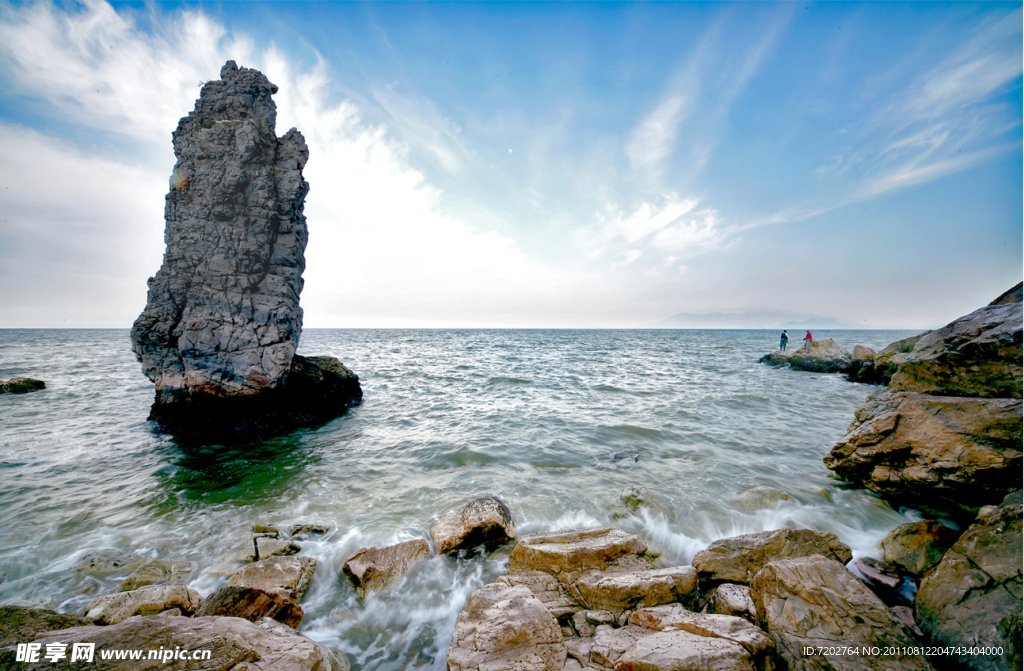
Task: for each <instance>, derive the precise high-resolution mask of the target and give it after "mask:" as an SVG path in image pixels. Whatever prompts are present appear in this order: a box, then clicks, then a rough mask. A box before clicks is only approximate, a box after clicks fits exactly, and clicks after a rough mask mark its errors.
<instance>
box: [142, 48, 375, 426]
mask: <svg viewBox="0 0 1024 671" xmlns="http://www.w3.org/2000/svg"><path fill="white" fill-rule="evenodd" d="M276 92H277V87H276V86H274V85H273V84H272V83H270V82H269V81H268V80H267V78H266V77H265V76H264V75H263V74H262V73H260V72H258V71H256V70H251V69H248V68H239V67H237V66H236V65H235V63H234V61H228V62H227V64H225V66H224V67H223V68H222V69H221V78H220V79H219V80H215V81H211V82H208V83H206V84H205V85H204V86H203V89H202V93H201V95H200V98H199V100H198V101H197V102H196V107H195V110H194V111H192V112H191V113H190V114H189V115H188V116H187V117H184V118H183V119H181V121H180V122H179V123H178V128H177V130H176V131H175V132H174V133H173V137H174V153H175V156H176V157H177V159H178V161H177V164H176V165H175V168H174V173H173V175H172V178H171V190H170V193H168V194H167V196H166V206H165V213H164V217H165V220H166V230H165V233H164V239H165V241H166V243H167V249H166V252H165V254H164V260H163V264H162V265H161V267H160V269H159V270H158V271H157V273H156V275H155V276H154V277H152V278H150V280H149V294H148V298H147V304H146V308H145V310H144V311H143V312H142V314H141V315H140V316H139V318H138V319H137V320H136V321H135V324H134V326H133V327H132V331H131V338H132V351H134V352H135V355H136V357H137V358H138V360H139V361H140V362H141V363H142V368H143V372H144V373H145V374H146V375H147V376H148V377H149V378H150V379H151V380H152V381H153V382H154V383H155V384H156V400H155V402H154V404H153V409H152V412H151V414H150V419H152V420H156V421H157V422H159V423H160V424H161V425H162V426H164V428H166V429H168V430H170V431H172V432H175V433H205V432H208V431H214V430H217V429H220V428H230V429H238V428H241V429H257V430H274V429H276V428H283V427H290V426H304V425H309V424H314V423H318V422H321V421H324V420H326V419H330V418H332V417H334V416H337V415H338V414H340V413H341V412H343V411H344V409H345V408H346V407H348V406H349V405H351V404H352V403H354V402H356V401H358V400H359V399H360V398H361V396H362V394H361V391H360V388H359V381H358V378H357V377H356V376H355V375H354V374H353V373H352V372H351V371H349V370H348V369H347V368H345V367H344V366H342V365H341V363H340V362H339V361H338V360H337V359H333V358H329V357H311V358H309V359H306V358H303V357H299V356H296V354H295V351H296V348H297V347H298V343H299V335H300V333H301V331H302V309H301V308H300V307H299V294H300V293H301V291H302V285H303V280H302V272H303V270H304V269H305V259H304V256H303V254H304V251H305V248H306V240H307V237H308V236H307V230H306V219H305V216H304V215H303V201H304V200H305V197H306V193H307V191H308V190H309V185H308V184H307V183H306V182H305V180H303V178H302V169H303V167H304V166H305V164H306V160H307V159H308V157H309V150H308V148H307V147H306V143H305V141H304V139H303V137H302V134H301V133H299V132H298V131H297V130H295V129H294V128H293V129H291V130H289V131H288V132H287V133H286V134H285V135H284V136H283V137H280V138H278V137H277V135H276V134H275V128H274V126H275V122H276V116H277V112H276V106H275V105H274V101H273V100H272V99H271V95H272V94H274V93H276Z"/></svg>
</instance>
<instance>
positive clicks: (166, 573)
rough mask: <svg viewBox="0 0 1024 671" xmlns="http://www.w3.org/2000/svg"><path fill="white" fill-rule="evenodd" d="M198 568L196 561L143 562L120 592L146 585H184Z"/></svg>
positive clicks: (121, 587)
mask: <svg viewBox="0 0 1024 671" xmlns="http://www.w3.org/2000/svg"><path fill="white" fill-rule="evenodd" d="M195 570H196V563H195V562H194V561H164V560H157V561H151V562H147V563H145V564H143V565H142V566H140V567H139V568H137V569H135V570H134V571H133V572H132V574H131V575H130V576H128V577H127V578H126V579H125V581H124V582H123V583H121V586H120V587H118V588H117V591H118V592H130V591H131V590H133V589H138V588H140V587H145V586H146V585H184V584H185V581H186V580H188V577H189V576H190V575H191V574H192V572H193V571H195Z"/></svg>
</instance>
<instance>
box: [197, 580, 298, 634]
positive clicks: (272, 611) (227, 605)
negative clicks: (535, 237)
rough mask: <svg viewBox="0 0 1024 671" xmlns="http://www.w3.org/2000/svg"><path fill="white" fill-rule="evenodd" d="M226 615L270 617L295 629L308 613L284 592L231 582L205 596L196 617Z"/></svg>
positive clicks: (256, 617)
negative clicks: (234, 584)
mask: <svg viewBox="0 0 1024 671" xmlns="http://www.w3.org/2000/svg"><path fill="white" fill-rule="evenodd" d="M206 615H224V616H227V617H241V618H245V619H246V620H249V621H250V622H258V621H259V620H261V619H263V618H265V617H269V618H270V619H272V620H277V621H278V622H280V623H281V624H284V625H287V626H289V627H291V628H292V629H298V628H299V625H300V624H302V618H303V616H304V613H303V612H302V608H301V607H300V606H299V604H297V603H295V602H294V601H292V600H291V599H285V598H284V597H282V596H281V595H280V594H273V593H271V592H264V591H263V590H261V589H256V588H254V587H232V586H230V585H229V586H227V587H224V588H223V589H220V590H218V591H216V592H214V593H213V594H211V595H210V596H208V597H207V598H205V599H203V603H202V605H201V606H200V607H199V610H197V611H196V617H202V616H206Z"/></svg>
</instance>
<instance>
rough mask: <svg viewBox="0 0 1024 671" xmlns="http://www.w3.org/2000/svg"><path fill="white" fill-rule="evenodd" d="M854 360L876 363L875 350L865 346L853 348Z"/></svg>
mask: <svg viewBox="0 0 1024 671" xmlns="http://www.w3.org/2000/svg"><path fill="white" fill-rule="evenodd" d="M853 358H854V359H860V360H862V361H874V360H875V350H873V349H871V348H870V347H864V346H863V345H854V346H853Z"/></svg>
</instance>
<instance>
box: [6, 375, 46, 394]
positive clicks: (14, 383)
mask: <svg viewBox="0 0 1024 671" xmlns="http://www.w3.org/2000/svg"><path fill="white" fill-rule="evenodd" d="M40 389H46V383H45V382H43V381H42V380H35V379H33V378H30V377H13V378H11V379H10V380H8V381H7V382H4V381H3V380H0V394H27V393H29V392H30V391H38V390H40Z"/></svg>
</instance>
